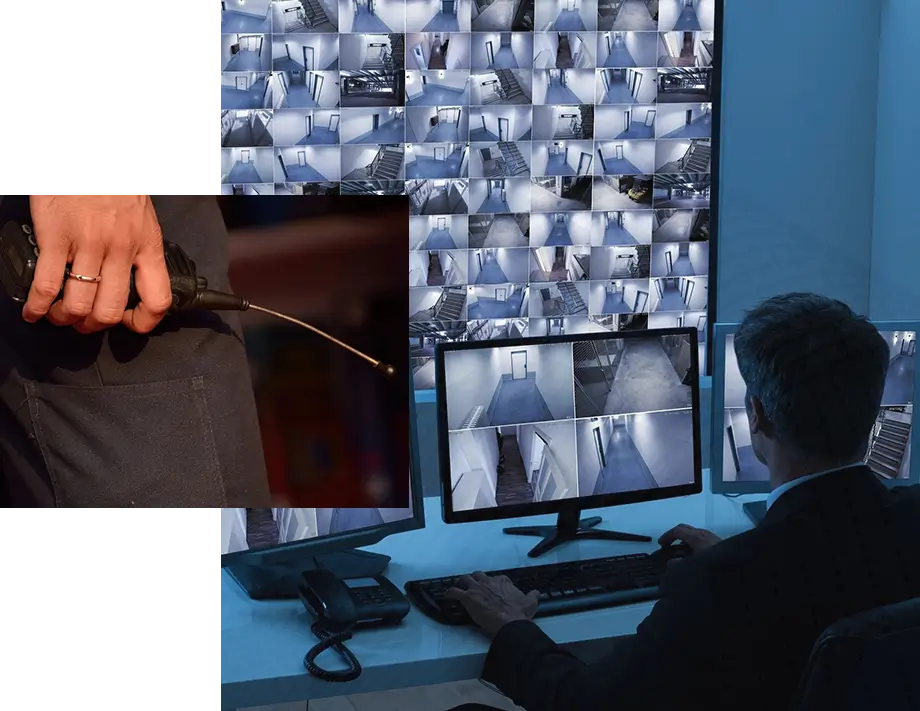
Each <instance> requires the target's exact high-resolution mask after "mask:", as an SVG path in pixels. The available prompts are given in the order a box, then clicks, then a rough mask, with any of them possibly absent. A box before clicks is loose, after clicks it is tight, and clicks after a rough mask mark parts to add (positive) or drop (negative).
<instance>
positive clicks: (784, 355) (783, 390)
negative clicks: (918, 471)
mask: <svg viewBox="0 0 920 711" xmlns="http://www.w3.org/2000/svg"><path fill="white" fill-rule="evenodd" d="M734 345H735V355H736V356H737V359H738V368H739V370H740V371H741V377H742V379H743V380H744V383H745V385H746V386H747V395H748V397H755V398H757V399H758V400H760V402H761V404H762V405H763V412H764V415H765V416H766V418H767V420H768V421H769V426H770V427H771V428H772V430H773V434H774V436H775V437H776V438H777V439H778V440H779V441H781V442H783V443H784V444H787V445H789V446H792V447H793V448H794V449H795V450H796V451H798V453H799V454H800V455H802V456H807V457H810V458H817V459H824V460H827V461H842V460H845V459H848V458H853V459H858V458H859V457H861V456H862V455H863V454H864V453H865V452H864V447H865V446H866V442H867V439H868V437H869V433H870V431H871V429H872V426H873V424H874V423H875V420H876V418H877V417H878V410H879V407H880V406H881V402H882V393H883V392H884V389H885V376H886V375H887V372H888V361H889V357H890V354H889V348H888V344H887V343H886V342H885V339H884V338H882V336H881V335H880V334H879V332H878V330H877V329H876V328H875V326H873V325H872V324H871V323H869V321H868V320H867V319H865V318H863V317H862V316H858V315H857V314H855V313H854V312H853V311H852V309H850V307H849V306H847V305H846V304H844V303H843V302H842V301H837V300H835V299H829V298H827V297H825V296H820V295H818V294H806V293H790V294H783V295H780V296H775V297H773V298H771V299H767V300H765V301H763V302H761V303H760V304H758V305H757V306H756V307H755V308H754V309H752V310H751V311H748V312H747V314H746V315H745V318H744V320H743V321H742V323H741V325H740V326H739V328H738V330H737V332H736V333H735V337H734Z"/></svg>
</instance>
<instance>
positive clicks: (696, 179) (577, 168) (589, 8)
mask: <svg viewBox="0 0 920 711" xmlns="http://www.w3.org/2000/svg"><path fill="white" fill-rule="evenodd" d="M422 4H423V3H420V2H419V3H412V9H411V10H409V11H408V12H407V15H406V18H407V19H406V22H407V25H406V27H407V29H406V32H407V34H406V37H405V43H404V44H403V45H401V46H404V48H405V64H404V66H405V68H406V83H405V90H406V102H405V108H404V111H405V115H404V120H400V121H398V122H396V121H393V120H392V119H390V118H389V116H388V115H387V113H386V112H387V111H388V109H384V110H383V112H382V115H381V116H380V120H379V124H380V125H379V127H378V125H377V123H378V122H377V121H376V117H375V120H374V121H373V122H372V121H371V117H370V116H366V114H369V113H373V112H374V111H378V110H377V109H349V108H348V107H347V106H346V107H345V108H343V109H342V123H341V125H342V144H343V145H342V156H343V178H342V180H343V181H346V182H345V183H343V185H354V186H355V189H357V186H358V184H357V183H349V182H348V181H349V180H351V178H349V177H348V173H347V172H344V171H348V170H351V169H352V166H351V165H350V164H349V165H346V163H347V162H348V156H349V155H352V151H354V152H355V155H356V156H357V155H360V158H361V166H364V165H366V164H369V163H376V160H375V155H377V153H376V151H377V146H375V145H359V146H351V145H350V144H351V143H353V142H357V143H368V144H369V143H391V141H389V140H386V141H383V140H381V141H375V140H372V139H371V138H370V137H372V136H377V135H381V134H384V132H386V133H385V135H390V134H389V131H390V130H391V128H392V130H396V131H397V132H399V131H403V130H405V146H404V148H405V150H404V152H403V153H402V155H400V156H398V157H394V158H392V160H391V161H390V162H392V165H393V166H398V165H399V159H400V158H401V159H402V160H403V166H402V170H403V173H404V175H403V174H400V176H401V179H402V178H404V185H405V193H406V195H407V196H408V199H409V211H410V217H409V229H408V237H409V248H408V252H409V255H408V258H409V268H408V276H409V284H408V285H409V300H408V304H407V306H408V308H407V320H408V336H409V347H410V355H411V358H412V372H413V377H414V378H415V385H416V389H417V390H419V391H424V392H425V393H426V395H430V394H432V391H433V390H434V389H435V355H434V351H435V347H436V344H438V343H450V342H458V341H467V340H481V339H496V340H497V339H505V338H540V337H544V336H556V335H563V334H570V335H571V334H579V333H585V332H589V331H591V330H593V329H594V327H596V326H600V327H602V328H605V329H607V330H609V331H614V332H619V331H632V330H641V329H658V328H681V327H686V326H692V325H696V326H697V327H698V328H699V329H700V338H699V339H698V341H699V343H700V348H701V349H704V350H705V353H704V356H705V357H704V358H701V359H700V363H701V368H700V369H701V372H703V371H705V372H709V371H710V368H709V367H708V365H704V364H705V363H706V362H707V361H709V360H710V355H709V349H708V348H706V347H705V346H706V338H705V334H706V333H707V332H708V331H709V329H710V327H709V326H708V323H709V322H710V321H711V320H713V318H714V316H713V313H714V310H715V291H716V284H717V275H716V267H717V260H716V249H717V246H718V223H719V184H720V183H719V150H720V146H719V144H720V111H721V90H720V85H721V79H720V76H721V70H722V65H723V62H722V17H723V13H722V7H723V0H654V1H653V0H625V1H624V0H603V2H600V3H598V2H597V1H596V0H593V1H592V0H589V1H587V2H581V3H579V2H569V4H568V6H567V9H563V10H562V12H561V14H560V12H559V7H558V5H559V3H553V2H549V1H548V0H545V1H544V0H538V1H537V2H534V0H521V1H520V2H514V3H512V2H510V0H508V1H507V2H505V3H504V5H503V7H505V8H506V11H504V12H503V14H499V13H498V12H497V10H496V9H495V8H491V9H488V10H486V8H487V6H488V5H490V4H491V0H476V2H473V3H472V6H473V17H472V20H471V21H470V20H469V19H468V18H466V19H464V18H461V19H460V24H459V25H456V26H455V27H454V31H452V32H451V33H450V36H449V38H447V39H445V37H446V35H444V34H443V33H442V34H438V33H437V32H432V31H430V27H432V26H433V25H430V26H428V25H426V22H427V21H428V20H427V19H422V17H421V15H425V17H426V18H427V17H428V12H427V11H426V12H423V13H421V15H419V14H417V13H418V12H420V11H419V10H417V7H419V6H420V5H422ZM436 4H437V3H435V5H436ZM447 5H450V6H455V5H456V6H459V3H450V2H448V3H444V6H445V7H446V6H447ZM512 5H513V8H512ZM407 7H408V6H407ZM429 7H431V6H429ZM512 9H513V11H512V12H507V10H512ZM431 12H434V10H433V9H432V10H431ZM441 20H444V21H452V20H451V18H449V16H445V15H444V14H442V15H440V16H438V21H439V22H440V21H441ZM432 22H433V21H432ZM464 23H470V24H467V25H465V24H464ZM534 28H537V30H538V31H536V32H534ZM442 29H443V28H442ZM391 36H392V35H391ZM344 37H345V35H343V40H342V45H341V53H342V56H343V57H345V56H346V52H345V48H346V45H348V44H349V43H352V42H354V43H358V40H357V39H355V40H351V39H348V40H346V39H344ZM365 37H366V36H365ZM361 41H362V42H364V41H365V40H364V39H362V40H361ZM354 56H355V57H364V56H365V55H364V52H363V50H362V52H361V53H358V52H354ZM367 56H371V55H370V54H368V55H367ZM368 61H370V60H368ZM434 69H438V70H442V71H431V70H434ZM445 69H446V71H443V70H445ZM225 83H226V82H225ZM226 91H227V92H228V93H229V94H234V95H235V94H237V93H238V92H234V91H232V86H231V87H230V88H228V89H226ZM343 106H344V104H343ZM357 112H365V113H362V114H361V116H360V117H359V116H357ZM378 113H380V112H379V111H378ZM282 119H283V117H282ZM282 119H277V122H278V123H279V124H280V123H281V121H282ZM295 127H296V128H297V129H298V131H299V130H300V129H299V124H295ZM372 129H373V130H372ZM225 130H231V129H229V128H227V129H225ZM301 135H302V132H300V134H299V135H297V136H295V137H294V139H295V140H296V139H299V138H300V137H301ZM400 138H402V134H400ZM392 142H395V141H392ZM302 148H303V147H302V146H301V147H298V148H297V150H302ZM380 148H381V149H383V148H384V146H380ZM358 149H360V150H358ZM232 150H233V149H225V153H232ZM307 150H308V158H310V154H309V151H310V150H311V149H310V148H309V147H308V149H307ZM388 155H393V149H392V148H389V149H388ZM311 160H312V159H311ZM234 161H236V157H235V156H232V155H228V156H227V162H226V163H225V166H226V169H227V170H231V169H232V168H233V166H234V165H235V162H234ZM308 162H309V161H308ZM355 167H357V166H355ZM277 170H278V167H277V166H276V171H277ZM393 175H395V172H394V173H393Z"/></svg>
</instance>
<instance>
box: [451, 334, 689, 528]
mask: <svg viewBox="0 0 920 711" xmlns="http://www.w3.org/2000/svg"><path fill="white" fill-rule="evenodd" d="M695 346H696V343H695V331H692V330H690V329H681V330H677V329H670V330H665V331H654V332H652V331H646V332H635V333H624V334H612V333H609V332H607V333H604V334H591V335H589V336H568V337H564V338H557V339H553V338H548V339H537V340H530V339H528V340H524V339H517V340H514V341H505V342H502V341H490V342H487V343H480V344H475V346H474V347H466V348H465V347H463V346H462V345H459V344H455V345H453V346H448V347H445V349H444V351H443V354H442V355H443V383H442V382H441V381H440V380H439V387H440V388H443V392H440V393H439V419H440V423H439V426H440V431H439V437H440V439H441V443H442V458H441V461H442V491H443V493H444V495H445V512H446V514H448V516H447V520H450V517H456V518H457V519H458V520H459V519H460V518H464V516H463V514H464V512H466V513H467V514H470V513H472V512H478V513H476V515H475V518H486V517H504V516H510V515H527V514H528V513H541V512H547V513H550V512H554V511H558V510H560V509H561V507H562V505H563V502H565V501H570V500H573V499H578V500H579V501H578V507H580V508H590V507H595V506H607V505H613V504H615V503H630V502H632V501H639V500H645V499H650V498H664V497H666V496H672V495H684V494H687V493H693V492H692V491H691V490H692V489H693V488H694V486H695V485H697V486H698V474H699V445H698V439H697V435H698V431H699V427H698V413H697V411H696V407H697V403H698V390H697V385H696V377H697V369H698V364H697V357H696V355H697V354H696V349H695ZM442 395H443V397H441V396H442ZM696 490H697V491H698V490H699V489H696ZM499 509H500V510H501V511H502V512H501V513H499V512H498V510H499ZM465 518H466V520H472V519H471V518H470V517H469V516H467V517H465Z"/></svg>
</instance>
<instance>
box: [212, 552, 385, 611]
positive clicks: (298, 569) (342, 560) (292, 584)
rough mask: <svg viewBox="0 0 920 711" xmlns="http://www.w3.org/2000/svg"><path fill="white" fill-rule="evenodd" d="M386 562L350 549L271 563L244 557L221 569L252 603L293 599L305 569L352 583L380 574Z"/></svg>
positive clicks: (262, 558)
mask: <svg viewBox="0 0 920 711" xmlns="http://www.w3.org/2000/svg"><path fill="white" fill-rule="evenodd" d="M269 560H270V559H269ZM389 563H390V556H388V555H383V554H382V553H368V552H367V551H359V550H351V551H341V552H339V553H326V554H324V555H310V556H303V557H296V558H295V557H291V558H288V559H287V560H285V561H283V562H276V563H274V564H272V563H271V562H268V561H266V558H265V556H259V555H253V556H251V557H250V556H244V557H243V559H242V560H240V562H238V563H231V564H230V565H227V566H224V567H225V568H226V570H227V572H228V573H229V574H230V577H232V578H233V579H234V580H236V582H237V583H239V585H240V587H241V588H243V590H245V591H246V594H247V595H249V597H251V598H252V599H253V600H292V599H293V600H296V599H297V597H298V595H297V585H298V583H299V582H300V576H301V575H302V574H303V573H304V572H305V571H307V570H315V569H316V568H325V569H326V570H329V571H331V572H332V573H334V574H335V576H336V577H337V578H339V579H340V580H354V579H356V578H373V577H374V576H377V575H382V574H383V571H384V570H386V568H387V565H389Z"/></svg>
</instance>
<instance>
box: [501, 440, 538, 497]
mask: <svg viewBox="0 0 920 711" xmlns="http://www.w3.org/2000/svg"><path fill="white" fill-rule="evenodd" d="M515 430H516V428H514V427H503V428H501V429H500V430H496V433H495V434H496V436H497V437H498V442H499V448H498V456H499V460H498V461H499V465H498V474H497V478H496V484H495V503H496V504H498V505H499V506H508V505H514V504H529V503H532V502H533V500H534V496H533V485H531V483H530V482H529V481H527V472H526V470H525V469H524V459H523V457H522V456H521V448H520V445H519V444H518V439H517V436H516V435H515Z"/></svg>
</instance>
